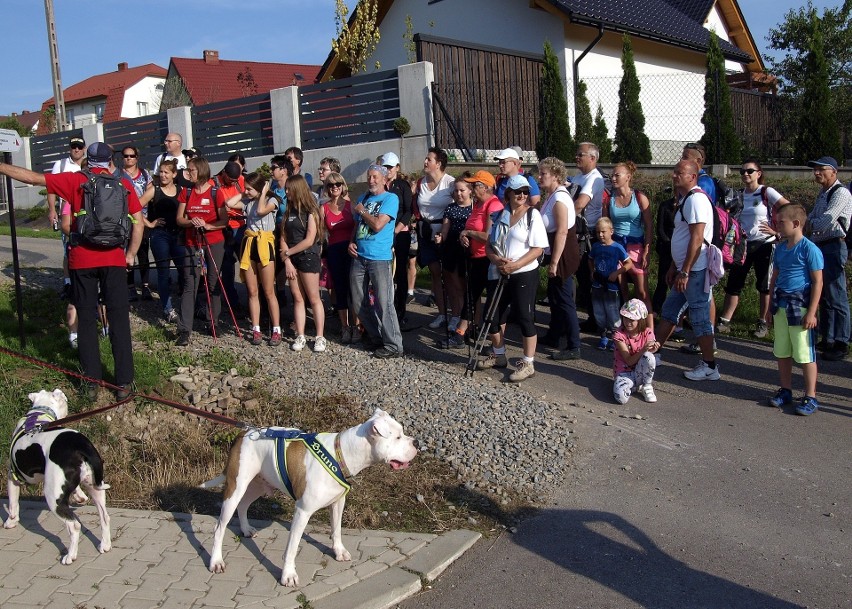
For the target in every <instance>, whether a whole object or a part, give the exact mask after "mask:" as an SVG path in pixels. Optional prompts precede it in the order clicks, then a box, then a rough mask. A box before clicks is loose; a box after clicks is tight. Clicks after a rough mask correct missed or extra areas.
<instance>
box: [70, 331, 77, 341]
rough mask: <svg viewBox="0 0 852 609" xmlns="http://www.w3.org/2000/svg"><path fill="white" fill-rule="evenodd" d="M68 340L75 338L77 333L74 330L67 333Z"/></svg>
mask: <svg viewBox="0 0 852 609" xmlns="http://www.w3.org/2000/svg"><path fill="white" fill-rule="evenodd" d="M68 340H69V341H70V340H77V333H76V332H69V333H68Z"/></svg>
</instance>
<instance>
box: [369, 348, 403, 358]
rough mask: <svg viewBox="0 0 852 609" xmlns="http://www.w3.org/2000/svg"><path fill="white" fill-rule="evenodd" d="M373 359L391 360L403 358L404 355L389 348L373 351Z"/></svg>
mask: <svg viewBox="0 0 852 609" xmlns="http://www.w3.org/2000/svg"><path fill="white" fill-rule="evenodd" d="M373 357H375V358H378V359H391V358H394V357H402V353H400V352H399V351H391V350H390V349H388V348H387V347H381V348H379V349H376V350H375V351H373Z"/></svg>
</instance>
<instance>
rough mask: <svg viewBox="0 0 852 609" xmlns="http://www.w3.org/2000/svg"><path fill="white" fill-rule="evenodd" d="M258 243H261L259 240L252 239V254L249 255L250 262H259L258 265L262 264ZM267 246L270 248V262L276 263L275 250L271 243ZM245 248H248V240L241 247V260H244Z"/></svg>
mask: <svg viewBox="0 0 852 609" xmlns="http://www.w3.org/2000/svg"><path fill="white" fill-rule="evenodd" d="M258 243H260V240H259V239H252V240H251V253H250V254H249V260H251V261H252V262H257V263H258V264H260V263H261V262H262V261H261V259H260V253H259V252H258V249H257V246H258ZM266 245H267V247H269V261H270V262H273V263H274V262H275V248H274V247H272V244H271V243H267V244H266ZM245 248H246V240H245V239H244V240H243V242H242V245H241V247H240V260H242V258H243V252H244V251H245Z"/></svg>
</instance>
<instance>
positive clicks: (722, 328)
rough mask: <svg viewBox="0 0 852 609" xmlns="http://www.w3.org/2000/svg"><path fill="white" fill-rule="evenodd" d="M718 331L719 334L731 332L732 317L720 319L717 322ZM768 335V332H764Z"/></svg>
mask: <svg viewBox="0 0 852 609" xmlns="http://www.w3.org/2000/svg"><path fill="white" fill-rule="evenodd" d="M716 332H718V333H719V334H729V333H730V332H731V320H730V319H721V318H720V319H719V323H718V324H716ZM764 336H766V334H764Z"/></svg>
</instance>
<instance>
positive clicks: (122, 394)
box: [115, 385, 130, 400]
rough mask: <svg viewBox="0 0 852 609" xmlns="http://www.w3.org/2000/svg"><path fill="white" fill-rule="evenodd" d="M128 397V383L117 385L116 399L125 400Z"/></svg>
mask: <svg viewBox="0 0 852 609" xmlns="http://www.w3.org/2000/svg"><path fill="white" fill-rule="evenodd" d="M129 397H130V385H119V386H118V389H116V390H115V399H116V400H126V399H127V398H129Z"/></svg>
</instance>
